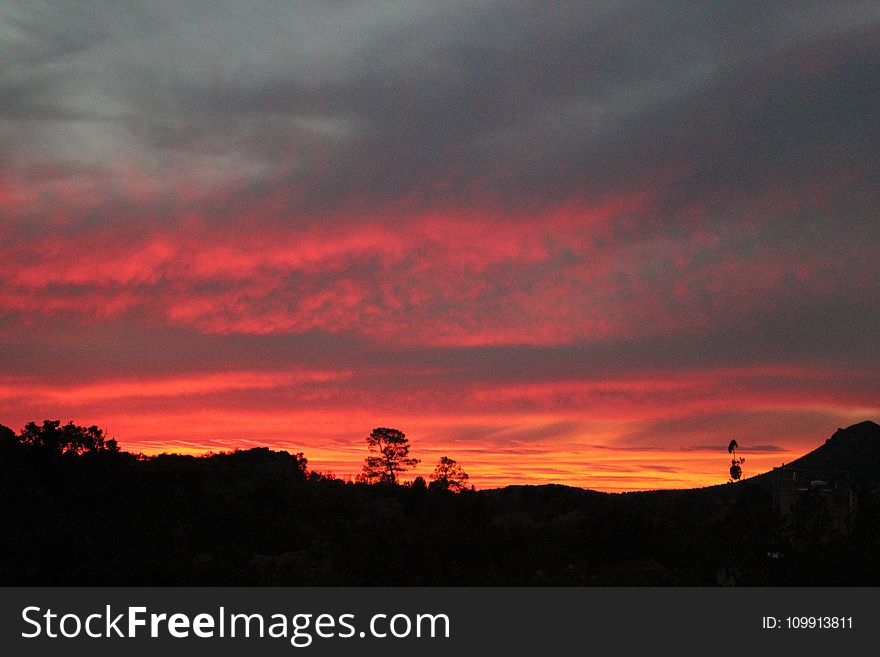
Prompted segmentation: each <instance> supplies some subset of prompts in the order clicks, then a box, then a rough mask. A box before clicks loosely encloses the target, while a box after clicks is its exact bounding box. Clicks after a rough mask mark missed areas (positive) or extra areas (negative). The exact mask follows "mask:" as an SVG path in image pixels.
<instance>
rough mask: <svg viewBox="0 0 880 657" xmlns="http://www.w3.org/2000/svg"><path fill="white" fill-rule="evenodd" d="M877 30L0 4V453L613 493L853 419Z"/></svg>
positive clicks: (779, 22)
mask: <svg viewBox="0 0 880 657" xmlns="http://www.w3.org/2000/svg"><path fill="white" fill-rule="evenodd" d="M878 70H880V4H878V3H876V2H836V3H824V2H820V3H810V2H797V3H767V2H763V1H762V2H736V3H729V2H700V3H678V2H672V1H670V2H663V3H654V2H650V3H642V2H626V1H622V2H602V1H596V2H590V3H552V4H549V5H548V4H546V3H538V2H535V3H529V2H479V3H477V2H457V1H454V2H453V1H446V2H440V1H437V0H430V1H427V0H426V1H421V2H419V1H412V2H345V1H342V0H338V1H330V2H317V1H316V2H261V3H253V4H251V3H241V2H210V3H209V2H150V3H118V2H111V1H108V2H81V3H66V2H57V3H55V2H50V3H44V2H8V1H6V0H0V423H2V424H5V425H7V426H10V427H12V428H14V429H16V430H18V429H20V428H21V427H22V426H23V425H24V424H25V423H26V422H28V421H30V420H41V419H44V418H58V419H61V420H65V421H66V420H68V419H70V420H73V421H75V422H77V423H79V424H98V425H99V426H101V427H104V428H105V429H106V430H107V431H108V432H109V433H110V434H111V435H112V436H114V437H116V438H117V439H118V440H119V442H120V445H121V447H122V448H123V449H127V450H129V451H135V452H138V451H140V452H144V453H148V454H151V453H157V452H162V451H175V452H184V453H202V452H205V451H215V452H216V451H221V450H230V449H235V448H248V447H252V446H257V445H266V446H270V447H273V448H276V449H287V450H291V451H303V452H304V453H305V455H306V457H307V458H308V459H309V465H310V467H311V468H312V469H314V470H317V471H323V472H332V473H334V474H336V475H337V476H343V477H348V476H352V475H354V474H356V473H357V472H358V471H359V469H360V464H361V463H362V461H363V458H364V456H366V455H367V446H366V441H365V439H366V436H367V435H368V434H369V432H370V430H371V429H373V428H374V427H380V426H387V427H394V428H397V429H400V430H402V431H404V432H405V433H406V434H407V436H408V437H409V439H410V441H411V445H412V452H411V455H412V456H415V457H418V458H420V459H422V462H421V463H420V464H419V466H418V468H417V469H416V471H415V472H413V474H422V475H428V474H429V473H430V472H431V471H432V469H433V466H434V465H435V464H436V462H437V460H438V459H439V457H440V456H442V455H448V456H450V457H452V458H455V459H457V460H458V461H459V463H460V464H461V465H462V466H463V467H464V468H465V470H466V471H468V472H469V473H470V475H471V480H472V482H473V483H474V484H476V486H477V487H478V488H489V487H494V486H501V485H506V484H514V483H520V484H524V483H562V484H570V485H575V486H584V487H588V488H594V489H598V490H607V491H625V490H637V489H653V488H676V487H690V486H698V485H707V484H715V483H723V482H724V481H726V478H727V468H728V465H729V458H730V457H729V456H728V454H727V451H726V446H727V443H728V441H729V440H730V439H731V438H735V439H736V440H737V442H738V443H739V445H740V448H741V449H740V455H742V456H744V457H745V458H746V463H745V464H744V466H743V468H744V472H745V474H746V475H747V476H748V475H750V474H757V473H758V472H761V471H763V470H767V469H769V468H770V467H773V466H776V465H780V464H782V463H783V462H786V461H790V460H792V459H793V458H795V457H796V456H797V455H799V454H802V453H804V452H806V451H809V450H810V449H813V448H814V447H816V446H818V445H819V444H821V443H822V441H824V439H825V438H827V437H828V436H830V435H831V434H832V433H833V432H834V431H835V429H836V428H837V427H843V426H847V425H849V424H853V423H855V422H858V421H861V420H866V419H872V420H875V421H876V420H878V419H880V368H878V364H880V339H878V335H880V304H878V299H880V264H878V253H880V250H878V246H880V213H878V208H880V175H878V174H880V151H878V145H880V76H878V75H877V71H878Z"/></svg>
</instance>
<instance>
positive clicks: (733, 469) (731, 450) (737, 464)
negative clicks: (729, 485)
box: [727, 440, 746, 481]
mask: <svg viewBox="0 0 880 657" xmlns="http://www.w3.org/2000/svg"><path fill="white" fill-rule="evenodd" d="M738 447H739V445H738V444H737V443H736V440H731V441H730V443H729V444H728V445H727V453H728V454H733V458H732V459H731V460H730V481H739V480H740V479H741V478H742V464H743V463H745V462H746V460H745V459H744V458H737V457H736V450H737V448H738Z"/></svg>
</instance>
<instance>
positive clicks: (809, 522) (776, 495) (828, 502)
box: [772, 466, 856, 541]
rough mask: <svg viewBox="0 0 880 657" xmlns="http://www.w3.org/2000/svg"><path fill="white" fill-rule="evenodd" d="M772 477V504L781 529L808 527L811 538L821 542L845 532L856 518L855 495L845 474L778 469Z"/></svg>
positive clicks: (787, 467) (839, 472)
mask: <svg viewBox="0 0 880 657" xmlns="http://www.w3.org/2000/svg"><path fill="white" fill-rule="evenodd" d="M772 474H773V505H774V508H775V510H776V513H777V516H778V517H779V519H780V521H781V522H782V523H783V524H784V525H785V526H787V527H789V528H791V529H802V528H804V527H805V526H809V527H810V528H812V532H811V535H812V536H813V537H814V538H818V539H819V540H822V541H825V540H828V539H830V538H831V537H832V536H833V535H835V534H848V533H849V531H850V529H851V528H852V523H853V520H854V519H855V515H856V494H855V491H854V490H853V487H852V485H851V484H850V482H849V478H848V476H847V472H845V471H827V470H826V471H823V470H811V469H804V468H795V467H791V466H782V467H780V468H774V469H773V473H772Z"/></svg>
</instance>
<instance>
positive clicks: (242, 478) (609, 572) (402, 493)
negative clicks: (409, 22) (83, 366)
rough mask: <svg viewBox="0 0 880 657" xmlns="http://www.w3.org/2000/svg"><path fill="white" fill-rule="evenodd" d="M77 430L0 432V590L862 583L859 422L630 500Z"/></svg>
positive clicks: (873, 439)
mask: <svg viewBox="0 0 880 657" xmlns="http://www.w3.org/2000/svg"><path fill="white" fill-rule="evenodd" d="M57 428H58V427H56V429H57ZM34 429H35V430H38V429H39V427H36V426H34ZM74 429H77V428H75V427H74ZM78 429H79V430H80V432H79V433H77V432H76V431H73V433H72V434H71V435H68V436H66V437H61V438H57V441H60V442H59V444H44V443H45V441H41V439H40V438H39V431H37V433H36V434H34V435H32V436H31V439H28V438H27V436H26V435H25V434H26V431H25V432H22V433H21V434H18V435H16V434H15V433H13V432H12V431H10V430H8V429H5V427H0V500H2V501H0V527H2V533H0V584H3V585H14V584H23V585H38V584H52V585H149V584H155V585H190V584H201V585H366V586H372V585H401V584H403V585H504V586H506V585H698V586H703V585H716V584H738V585H832V584H834V585H878V584H880V560H878V559H877V554H878V553H880V505H878V482H880V426H878V425H876V424H874V423H871V422H865V423H862V424H859V425H855V426H853V427H850V428H849V429H845V430H842V431H838V432H837V433H836V434H835V435H834V436H833V437H832V438H831V439H830V440H829V441H827V442H826V444H825V445H823V446H822V447H820V448H819V449H818V450H816V451H814V452H812V453H811V454H809V455H807V456H806V457H804V458H803V459H801V460H799V461H798V462H795V463H794V464H790V466H789V467H788V468H786V469H785V471H780V472H774V473H768V474H766V475H762V476H760V477H754V478H752V479H747V480H744V481H742V482H739V483H736V484H728V485H722V486H716V487H711V488H704V489H696V490H687V491H666V492H646V493H631V494H605V493H597V492H594V491H589V490H582V489H576V488H568V487H564V486H538V487H530V486H511V487H508V488H504V489H499V490H487V491H473V490H469V489H463V490H462V491H461V492H458V493H455V492H451V491H450V490H444V489H442V488H439V487H433V488H430V489H429V488H428V487H426V486H424V485H416V486H404V485H394V484H389V483H387V482H386V483H378V484H369V483H364V482H361V483H350V482H343V481H340V480H338V479H333V478H330V477H324V476H321V475H319V474H313V473H309V472H308V470H307V467H306V466H307V463H306V460H305V459H304V458H303V457H302V455H301V454H297V455H292V454H288V453H286V452H274V451H270V450H268V449H251V450H246V451H238V452H233V453H230V454H217V455H212V456H207V457H199V458H196V457H190V456H179V455H163V456H157V457H151V458H144V457H138V456H135V455H132V454H128V453H125V452H120V451H119V450H118V449H117V448H116V445H115V443H113V442H112V441H107V440H105V439H104V436H103V435H102V434H101V433H100V430H98V429H96V428H92V429H83V428H78ZM56 433H57V432H56ZM74 434H75V435H74ZM53 435H56V434H53ZM53 440H55V439H54V438H53ZM66 441H73V444H75V445H78V446H77V447H75V448H70V447H69V446H68V447H65V446H64V444H66ZM77 441H79V442H77ZM49 442H51V441H49ZM823 469H824V472H826V473H827V474H823V475H822V476H823V477H825V479H824V480H822V481H818V483H817V480H810V481H807V480H806V479H804V477H807V479H809V478H810V477H814V476H816V475H815V473H816V472H819V471H822V470H823ZM792 473H794V474H792ZM799 473H800V474H801V479H800V480H796V475H797V474H799ZM811 473H812V474H811ZM786 478H789V479H792V480H796V481H797V482H798V483H797V486H794V485H790V486H789V489H790V494H789V493H787V495H788V497H786V496H785V495H781V494H780V486H783V487H784V486H787V485H788V484H785V483H784V484H782V485H781V484H780V483H779V482H780V481H781V480H785V481H787V479H786ZM831 479H833V480H834V481H833V482H832V481H830V480H831ZM799 482H806V483H804V484H803V485H802V484H801V483H799ZM828 500H836V502H833V503H832V502H829V501H828ZM840 500H844V502H843V503H840Z"/></svg>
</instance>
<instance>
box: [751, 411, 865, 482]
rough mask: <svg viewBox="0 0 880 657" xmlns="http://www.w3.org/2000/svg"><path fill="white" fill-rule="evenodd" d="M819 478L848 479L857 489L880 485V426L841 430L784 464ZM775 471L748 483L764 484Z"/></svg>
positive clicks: (857, 425)
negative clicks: (858, 487)
mask: <svg viewBox="0 0 880 657" xmlns="http://www.w3.org/2000/svg"><path fill="white" fill-rule="evenodd" d="M785 468H786V469H789V470H800V471H803V472H805V473H808V474H815V475H816V476H833V477H835V478H843V479H846V480H847V481H848V482H850V483H851V484H852V485H854V486H874V485H878V484H880V424H877V423H876V422H871V421H865V422H859V423H858V424H854V425H852V426H849V427H847V428H845V429H838V430H837V431H835V432H834V434H833V435H832V436H831V437H830V438H828V439H827V440H826V441H825V443H824V444H822V445H820V446H819V447H817V448H816V449H814V450H813V451H812V452H809V453H807V454H804V455H803V456H801V457H800V458H797V459H795V460H794V461H792V462H791V463H787V464H786V465H785ZM773 475H774V471H770V472H766V473H763V474H761V475H757V476H755V477H752V478H751V479H749V480H748V481H750V482H753V483H763V482H766V481H768V480H769V479H771V478H773Z"/></svg>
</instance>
